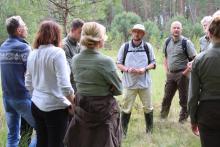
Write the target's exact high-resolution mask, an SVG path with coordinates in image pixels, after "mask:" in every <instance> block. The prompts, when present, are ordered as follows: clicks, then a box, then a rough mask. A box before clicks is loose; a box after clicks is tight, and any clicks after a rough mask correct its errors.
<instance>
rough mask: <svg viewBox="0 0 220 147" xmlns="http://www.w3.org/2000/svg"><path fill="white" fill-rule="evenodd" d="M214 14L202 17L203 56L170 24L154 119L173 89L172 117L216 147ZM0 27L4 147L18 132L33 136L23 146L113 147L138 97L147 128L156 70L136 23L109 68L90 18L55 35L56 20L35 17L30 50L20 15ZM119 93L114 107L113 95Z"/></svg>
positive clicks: (100, 32)
mask: <svg viewBox="0 0 220 147" xmlns="http://www.w3.org/2000/svg"><path fill="white" fill-rule="evenodd" d="M219 13H220V11H217V12H216V13H215V14H214V15H213V16H212V17H211V16H210V17H205V18H204V19H203V20H202V21H201V23H202V25H203V27H204V31H205V36H203V37H202V38H201V39H200V44H201V52H202V53H200V54H198V55H197V53H196V50H195V47H194V45H193V43H192V42H191V41H190V40H189V39H188V38H186V37H184V36H182V29H183V27H182V24H181V23H180V22H179V21H174V22H173V23H172V24H171V30H170V31H171V32H170V33H171V35H170V36H169V37H168V38H167V39H166V41H165V42H164V47H163V53H164V57H165V60H164V67H165V71H166V84H165V91H164V97H163V100H162V106H161V113H160V117H161V119H165V118H167V117H168V114H169V110H170V106H171V102H172V99H173V97H174V95H175V92H176V91H177V90H178V91H179V98H180V101H179V104H180V106H181V110H180V115H179V122H180V123H184V122H185V121H186V120H187V118H188V115H190V118H191V126H192V130H193V132H194V133H195V134H196V135H200V139H201V143H202V146H204V147H207V146H212V147H215V146H220V142H219V140H218V138H219V137H220V126H219V124H220V113H219V112H220V110H219V108H220V107H219V104H220V101H219V100H220V93H219V92H220V86H219V82H218V81H219V79H220V77H219V75H220V71H219V70H218V68H216V67H218V65H219V64H220V62H218V61H219V59H218V58H219V57H220V14H219ZM6 28H7V32H8V34H9V37H8V39H7V40H6V41H5V42H4V43H3V44H2V45H1V47H0V65H1V82H2V92H3V104H4V108H5V116H6V122H7V126H8V137H7V147H18V146H19V142H21V141H20V135H21V136H25V135H27V136H29V138H31V137H32V140H30V141H29V142H27V143H28V144H30V145H29V146H37V147H64V146H67V147H120V146H121V140H122V138H123V137H126V134H127V129H128V124H129V120H130V116H131V112H132V106H133V104H134V102H135V99H136V96H137V95H139V97H140V99H141V102H142V104H143V110H144V117H145V122H146V133H150V134H151V133H153V104H152V88H151V85H152V81H151V77H150V74H149V72H150V70H153V69H156V58H155V54H154V50H153V46H152V45H151V44H150V43H149V42H145V41H144V36H145V34H146V32H147V31H146V30H145V27H144V26H143V25H142V24H135V25H134V26H133V28H132V29H131V38H132V39H131V40H130V41H129V42H126V43H124V44H123V45H122V46H121V47H120V49H119V52H118V56H117V62H116V65H115V63H114V61H113V60H112V59H111V58H110V57H107V56H105V55H103V54H102V53H101V52H100V49H101V48H103V47H104V43H105V41H106V39H107V36H106V29H105V27H104V26H103V25H101V24H99V23H97V22H84V21H82V20H81V19H74V20H73V22H72V24H71V29H70V31H69V33H68V35H67V37H66V38H64V39H63V40H62V35H61V34H62V32H61V27H60V25H59V24H58V23H57V22H55V21H53V20H45V21H42V22H41V24H40V26H39V30H38V31H37V33H36V36H35V39H34V43H33V47H31V46H30V45H29V44H28V42H26V41H25V38H26V37H27V27H26V24H25V23H24V21H23V20H22V18H21V17H20V16H12V17H9V18H8V19H7V20H6ZM117 68H118V69H119V70H120V71H121V72H122V73H123V76H122V81H121V80H120V78H119V76H118V74H117ZM188 87H189V96H188ZM122 90H124V91H123V101H122V107H121V109H120V108H119V106H118V104H117V101H116V99H115V98H114V96H117V95H121V94H122ZM188 97H189V100H188ZM187 103H188V105H187ZM21 118H22V121H21ZM21 126H23V127H21ZM25 126H27V127H25ZM26 128H28V129H26ZM33 129H34V130H35V131H34V132H36V135H32V132H33V131H32V130H33ZM21 132H23V133H21ZM23 138H24V137H23ZM21 140H22V139H21ZM20 145H21V144H20Z"/></svg>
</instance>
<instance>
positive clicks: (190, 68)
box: [187, 61, 193, 71]
mask: <svg viewBox="0 0 220 147" xmlns="http://www.w3.org/2000/svg"><path fill="white" fill-rule="evenodd" d="M192 63H193V61H191V62H188V64H187V68H188V69H189V71H191V70H192Z"/></svg>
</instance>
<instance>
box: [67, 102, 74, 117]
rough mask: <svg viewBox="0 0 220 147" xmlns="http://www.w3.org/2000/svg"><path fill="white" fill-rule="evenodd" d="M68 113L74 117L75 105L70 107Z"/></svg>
mask: <svg viewBox="0 0 220 147" xmlns="http://www.w3.org/2000/svg"><path fill="white" fill-rule="evenodd" d="M68 112H69V114H70V115H74V113H75V104H71V105H70V106H69V107H68Z"/></svg>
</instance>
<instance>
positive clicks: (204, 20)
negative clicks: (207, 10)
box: [201, 16, 212, 25]
mask: <svg viewBox="0 0 220 147" xmlns="http://www.w3.org/2000/svg"><path fill="white" fill-rule="evenodd" d="M211 21H212V16H205V17H203V19H202V20H201V24H202V25H203V24H204V23H206V22H208V23H210V22H211Z"/></svg>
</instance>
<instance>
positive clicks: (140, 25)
mask: <svg viewBox="0 0 220 147" xmlns="http://www.w3.org/2000/svg"><path fill="white" fill-rule="evenodd" d="M133 30H141V31H143V32H144V33H146V31H145V27H144V25H142V24H135V25H134V26H133V28H132V29H131V31H133Z"/></svg>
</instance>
